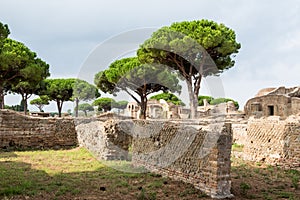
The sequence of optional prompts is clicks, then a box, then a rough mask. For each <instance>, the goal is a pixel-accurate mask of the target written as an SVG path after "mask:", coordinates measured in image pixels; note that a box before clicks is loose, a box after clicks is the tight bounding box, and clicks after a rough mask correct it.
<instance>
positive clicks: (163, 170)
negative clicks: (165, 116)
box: [76, 119, 232, 198]
mask: <svg viewBox="0 0 300 200" xmlns="http://www.w3.org/2000/svg"><path fill="white" fill-rule="evenodd" d="M76 123H77V127H76V130H77V133H78V140H79V143H80V145H83V146H85V147H87V148H88V149H89V150H90V151H91V152H92V153H93V154H94V155H95V156H96V157H98V158H100V159H104V160H120V159H128V160H129V161H131V162H132V164H133V165H135V166H143V167H145V168H147V169H148V170H150V171H152V172H155V173H159V174H162V175H164V176H168V177H171V178H174V179H178V180H183V181H185V182H189V183H191V184H193V185H194V186H195V187H196V188H199V189H200V190H202V191H205V192H206V193H207V194H208V195H210V196H212V197H217V198H226V197H230V196H232V195H231V193H230V188H231V179H230V154H231V143H232V133H231V126H230V124H225V123H224V121H216V120H202V121H190V120H187V121H180V123H179V121H173V122H171V121H163V120H159V121H156V120H153V121H149V120H147V121H145V120H116V119H114V120H109V121H106V122H101V121H99V119H98V120H85V121H81V120H77V121H76ZM130 154H131V156H132V157H131V156H129V155H130Z"/></svg>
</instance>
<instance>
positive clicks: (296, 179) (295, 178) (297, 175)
mask: <svg viewBox="0 0 300 200" xmlns="http://www.w3.org/2000/svg"><path fill="white" fill-rule="evenodd" d="M287 173H288V174H289V176H290V177H291V180H292V186H293V187H294V188H295V189H298V188H299V185H298V183H299V179H300V172H299V171H298V170H295V169H290V170H288V171H287Z"/></svg>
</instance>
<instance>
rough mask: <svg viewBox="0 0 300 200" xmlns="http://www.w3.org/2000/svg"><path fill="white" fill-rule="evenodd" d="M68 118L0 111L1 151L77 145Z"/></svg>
mask: <svg viewBox="0 0 300 200" xmlns="http://www.w3.org/2000/svg"><path fill="white" fill-rule="evenodd" d="M77 144H78V142H77V134H76V131H75V124H74V121H73V119H70V118H37V117H30V116H24V115H23V114H20V113H17V112H14V111H11V110H0V148H1V149H9V150H15V149H43V148H65V147H71V146H75V145H77Z"/></svg>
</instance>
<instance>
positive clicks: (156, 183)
mask: <svg viewBox="0 0 300 200" xmlns="http://www.w3.org/2000/svg"><path fill="white" fill-rule="evenodd" d="M162 186H163V180H156V181H153V182H151V183H149V184H148V187H149V188H152V189H154V188H161V187H162Z"/></svg>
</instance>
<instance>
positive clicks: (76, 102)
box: [75, 98, 79, 117]
mask: <svg viewBox="0 0 300 200" xmlns="http://www.w3.org/2000/svg"><path fill="white" fill-rule="evenodd" d="M78 105H79V99H78V98H75V117H78Z"/></svg>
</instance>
